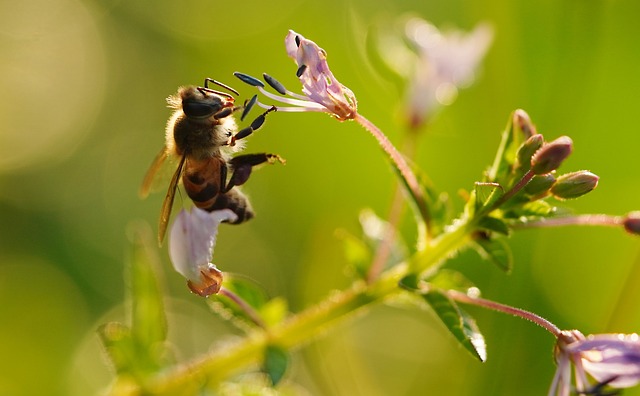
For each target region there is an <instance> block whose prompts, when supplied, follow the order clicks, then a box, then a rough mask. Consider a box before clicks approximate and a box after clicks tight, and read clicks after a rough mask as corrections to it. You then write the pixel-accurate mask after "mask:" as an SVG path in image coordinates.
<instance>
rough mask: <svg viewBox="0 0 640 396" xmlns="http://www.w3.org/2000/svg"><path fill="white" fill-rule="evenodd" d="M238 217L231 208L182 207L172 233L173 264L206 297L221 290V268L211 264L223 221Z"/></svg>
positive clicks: (170, 250)
mask: <svg viewBox="0 0 640 396" xmlns="http://www.w3.org/2000/svg"><path fill="white" fill-rule="evenodd" d="M237 218H238V216H237V215H236V214H235V213H234V212H232V211H231V210H229V209H223V210H216V211H213V212H207V211H205V210H202V209H198V208H193V209H192V210H191V211H186V210H184V209H183V210H182V211H180V213H179V214H178V215H177V216H176V219H175V221H174V222H173V225H172V227H171V232H170V234H169V257H171V263H172V264H173V268H175V270H176V271H178V272H179V273H180V274H182V276H184V277H185V278H187V285H188V286H189V288H190V289H191V291H193V292H194V293H196V294H198V295H200V296H203V297H206V296H209V295H211V294H215V293H217V292H218V291H220V287H221V285H222V272H220V271H219V270H218V269H217V268H216V266H215V265H213V264H211V256H212V255H213V248H214V247H215V244H216V237H217V235H218V226H219V225H220V223H222V222H223V221H235V220H237Z"/></svg>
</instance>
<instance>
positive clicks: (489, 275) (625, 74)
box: [0, 0, 640, 395]
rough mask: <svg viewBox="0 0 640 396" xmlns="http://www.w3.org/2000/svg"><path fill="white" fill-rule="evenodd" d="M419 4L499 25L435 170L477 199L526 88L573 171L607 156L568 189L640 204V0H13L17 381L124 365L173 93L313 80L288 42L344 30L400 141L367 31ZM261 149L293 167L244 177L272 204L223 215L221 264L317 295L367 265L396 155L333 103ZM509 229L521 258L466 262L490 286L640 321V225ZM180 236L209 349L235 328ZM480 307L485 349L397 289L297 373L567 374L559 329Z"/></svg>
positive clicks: (5, 297) (534, 382)
mask: <svg viewBox="0 0 640 396" xmlns="http://www.w3.org/2000/svg"><path fill="white" fill-rule="evenodd" d="M407 12H412V13H415V14H416V15H418V16H421V17H424V18H427V19H429V20H431V21H432V22H434V23H436V24H437V25H439V26H446V25H447V24H449V25H454V26H458V27H461V28H464V29H467V30H469V29H471V28H472V27H473V26H475V24H476V23H478V22H480V21H487V22H489V23H490V24H492V25H493V28H494V32H495V39H494V43H493V46H492V47H491V49H490V51H489V53H488V56H487V58H486V60H485V62H484V66H483V68H482V72H481V73H480V75H479V79H478V80H477V82H476V84H475V85H474V86H472V87H471V88H469V89H466V90H463V91H461V93H460V96H459V98H458V100H457V102H456V103H455V104H454V105H453V106H451V107H449V108H446V109H445V110H444V111H443V112H442V113H441V114H440V115H439V116H438V117H437V118H436V119H435V120H434V121H433V123H432V125H431V127H430V129H429V130H428V131H427V132H426V133H425V135H424V136H423V137H422V138H421V141H420V147H419V149H418V163H419V164H420V166H421V167H422V168H423V169H424V170H426V171H427V172H428V173H429V174H430V176H431V177H432V179H433V180H434V182H435V183H436V185H437V186H439V187H440V188H442V189H443V190H445V191H447V192H449V193H450V194H451V195H452V196H453V197H454V200H455V202H456V206H457V207H458V208H459V207H460V206H461V203H460V199H459V198H457V191H458V190H459V189H460V188H469V187H470V186H471V185H472V183H473V182H474V181H475V180H478V179H479V177H480V174H481V172H482V171H483V169H484V168H485V166H486V165H487V164H489V163H490V162H491V160H492V158H493V154H494V152H495V149H496V147H497V144H498V139H499V132H500V130H501V128H502V127H503V126H504V124H505V122H506V120H507V117H508V115H509V113H510V112H511V111H512V110H513V109H515V108H518V107H520V108H524V109H525V110H527V111H528V112H529V114H530V115H531V117H532V118H533V120H534V122H535V123H536V124H537V126H538V130H539V131H540V132H542V133H543V134H545V136H546V137H547V138H548V139H552V138H555V137H557V136H560V135H563V134H568V135H570V136H571V137H572V138H573V139H574V142H575V152H574V154H573V155H572V157H571V158H570V159H569V160H568V161H567V163H566V164H565V165H564V167H563V169H564V170H578V169H589V170H591V171H593V172H595V173H597V174H598V175H600V176H601V183H600V186H599V187H598V189H597V190H596V191H595V192H594V193H592V194H590V195H589V196H587V197H585V198H584V199H581V200H579V201H577V202H570V203H569V205H570V206H571V207H573V208H575V209H576V210H577V211H578V212H581V213H601V212H607V213H611V214H623V213H626V212H627V211H630V210H632V209H640V199H639V196H640V187H639V186H640V174H639V170H640V167H639V165H638V163H639V162H638V158H639V157H638V155H639V152H640V133H638V132H639V130H640V126H639V125H640V122H639V117H638V116H639V114H640V111H639V108H640V89H639V87H640V75H639V73H638V70H639V67H638V65H639V63H640V42H639V41H638V37H640V24H639V23H638V15H640V5H639V4H638V3H636V2H634V1H632V0H628V1H614V0H611V1H596V0H593V1H584V0H582V1H579V0H574V1H559V0H554V1H551V0H546V1H510V0H494V1H490V2H480V1H463V0H456V1H417V0H416V1H384V0H368V1H364V0H351V1H338V0H331V1H329V0H326V1H280V0H270V1H261V2H257V1H254V2H251V1H235V2H234V1H227V2H219V1H204V0H189V1H180V2H178V1H164V0H163V1H106V0H105V1H98V0H95V1H90V0H86V1H79V0H55V1H49V0H40V1H37V0H28V1H22V2H15V1H8V0H3V1H2V2H0V55H1V57H0V59H1V60H0V94H1V95H2V105H1V106H0V395H34V394H40V395H87V394H92V393H94V392H96V391H97V390H98V389H101V388H103V387H105V386H106V384H107V383H108V381H109V378H110V377H109V375H110V371H109V370H108V369H107V368H106V367H107V366H106V364H105V363H106V360H105V359H104V356H103V354H102V351H101V349H100V347H99V345H98V342H97V337H96V335H95V329H96V327H97V326H98V325H99V324H101V323H104V322H105V321H107V320H113V319H117V320H125V318H124V313H123V312H124V305H123V298H124V297H123V296H124V292H125V287H126V283H125V281H124V277H123V269H124V267H123V265H124V264H123V263H124V259H125V256H126V251H127V249H128V239H127V235H126V230H127V227H128V225H129V224H130V223H131V222H132V221H136V220H142V221H144V222H147V223H149V224H150V225H151V226H153V227H154V229H155V224H156V220H157V216H158V212H159V207H160V204H161V200H162V197H163V194H162V193H159V194H156V195H153V196H152V197H151V198H150V199H148V200H146V201H140V200H139V199H138V197H137V188H138V186H139V183H140V180H141V178H142V176H143V175H144V172H145V171H146V169H147V166H148V165H149V163H150V162H151V160H152V158H153V156H154V155H155V154H156V152H157V151H158V150H159V149H160V147H161V146H162V144H163V132H164V125H165V122H166V119H167V118H168V116H169V110H168V109H167V108H166V105H165V102H164V98H165V97H166V96H168V95H169V94H171V93H173V92H174V91H175V89H176V87H178V86H179V85H185V84H199V83H201V81H202V80H203V78H204V77H213V78H216V79H218V80H222V81H225V82H227V83H229V84H232V85H234V86H236V87H238V88H240V89H241V92H242V94H243V96H244V97H247V96H249V95H251V94H253V91H251V89H249V87H247V86H243V85H242V84H241V83H240V82H239V81H236V80H235V79H234V78H233V77H232V75H231V73H232V72H234V71H236V70H241V71H244V72H246V73H250V74H254V75H260V73H262V72H265V71H266V72H269V73H270V74H272V75H274V76H277V77H278V78H280V79H281V80H282V82H283V83H284V84H285V85H287V86H288V87H289V88H290V89H293V90H297V89H298V88H297V85H296V79H295V76H294V71H295V65H294V64H293V63H292V62H291V61H290V60H289V59H288V58H287V57H286V55H285V51H284V46H283V38H284V36H285V34H286V32H287V30H288V29H294V30H296V31H298V32H299V33H301V34H303V35H305V36H306V37H307V38H311V39H313V40H314V41H316V42H317V43H318V44H319V45H320V46H322V47H324V48H325V49H326V50H327V52H328V53H329V61H330V65H331V67H332V69H333V72H334V73H335V74H336V76H338V78H339V79H340V81H341V82H342V83H344V84H345V85H347V86H349V87H350V88H351V89H352V90H353V91H354V92H355V94H356V96H357V98H358V101H359V110H360V112H361V113H362V114H364V115H365V116H366V117H368V118H369V119H371V120H372V121H373V122H374V123H376V124H377V125H378V126H379V127H381V128H382V129H383V130H384V131H385V132H386V133H387V134H388V135H389V137H390V138H391V139H392V140H393V141H395V142H398V141H399V140H400V138H401V134H402V133H403V132H402V128H401V126H400V125H401V124H400V122H399V121H400V120H399V117H398V114H399V109H400V106H401V104H400V95H399V94H398V91H397V89H396V87H395V86H394V85H392V84H391V83H390V82H389V81H388V80H386V79H385V78H384V76H382V75H381V74H379V73H377V72H376V71H375V69H373V68H372V67H371V64H370V63H369V61H368V59H367V56H366V52H365V50H364V43H365V38H366V32H367V30H368V28H369V27H370V26H371V25H372V24H374V23H376V24H379V25H380V24H382V25H384V24H391V23H393V20H394V19H395V18H397V17H400V16H402V15H405V13H407ZM294 88H295V89H294ZM248 151H249V152H260V151H269V152H276V153H279V154H280V155H282V156H283V157H285V158H286V159H287V160H288V163H287V165H286V166H279V165H278V166H272V167H264V168H262V169H261V170H259V171H258V172H256V173H255V174H254V175H253V177H252V179H251V180H250V182H249V183H248V185H247V186H246V188H245V191H246V192H248V194H250V196H251V198H252V202H253V205H254V208H255V210H256V212H257V217H256V218H255V219H254V220H252V221H251V222H250V223H248V224H246V225H243V226H241V227H231V226H223V227H222V228H221V231H220V237H219V241H218V246H217V249H216V252H215V255H214V262H215V263H216V264H217V265H218V266H219V267H220V268H221V269H223V270H225V271H231V272H236V273H241V274H244V275H246V276H248V277H250V278H253V279H255V280H256V281H257V282H259V283H260V284H262V285H263V286H264V287H265V288H266V290H267V291H268V292H269V293H270V294H271V295H274V296H276V295H281V296H285V297H286V298H288V299H289V301H290V303H291V306H292V307H293V308H294V309H296V310H298V309H301V308H302V307H305V306H308V305H309V304H311V303H312V302H314V301H317V300H318V299H320V298H322V297H323V296H326V295H327V294H328V293H329V292H330V290H331V289H333V288H336V287H343V286H345V285H346V280H345V279H346V278H345V276H344V270H343V269H344V265H345V263H344V259H343V256H342V251H341V245H340V243H339V241H338V240H337V239H336V237H335V234H334V232H335V230H336V229H337V228H345V229H347V230H350V231H351V232H354V233H357V230H358V225H357V215H358V212H359V210H360V209H361V208H364V207H371V208H373V209H374V210H375V211H376V212H378V213H380V214H385V213H386V211H387V209H388V206H389V202H390V199H391V196H392V191H393V189H392V186H393V185H394V179H393V175H392V173H391V172H390V170H389V167H388V165H387V162H386V160H385V159H384V157H383V156H382V155H381V152H380V150H379V148H378V146H377V143H376V142H375V140H374V139H373V138H372V137H371V136H369V135H368V134H367V133H366V132H365V131H364V130H363V129H362V128H360V127H359V126H358V125H356V124H354V123H348V122H347V123H338V122H336V121H335V120H334V119H332V118H330V117H328V116H326V115H322V114H282V113H280V114H273V115H271V116H270V117H269V120H268V123H267V125H266V126H265V127H264V128H263V129H262V130H260V131H259V133H256V134H255V135H254V136H252V137H251V138H250V139H249V141H248ZM177 204H178V205H180V204H181V200H180V198H179V199H178V200H177ZM410 229H411V228H410V227H408V226H407V227H406V230H407V231H409V230H410ZM511 244H512V246H513V247H514V256H515V268H514V271H513V273H512V274H511V275H505V274H504V273H502V272H500V271H499V270H497V269H496V268H495V267H493V266H491V265H489V264H487V263H485V262H482V261H481V260H480V259H479V258H478V257H477V255H475V254H474V253H472V252H466V253H463V254H461V255H460V256H458V257H457V258H456V259H455V260H454V262H453V265H454V266H455V267H456V268H459V269H462V270H463V271H464V272H465V273H466V274H467V275H468V276H469V277H470V278H471V279H473V280H474V281H475V282H476V283H477V285H478V286H479V287H480V288H481V289H482V291H483V294H484V296H485V297H488V298H491V299H495V300H498V301H502V302H504V303H508V304H512V305H515V306H519V307H523V308H526V309H530V310H533V311H535V312H538V313H540V314H542V315H543V316H545V317H547V318H548V319H550V320H552V321H554V322H555V323H557V324H558V325H559V326H560V327H562V328H579V329H581V330H582V331H583V332H584V333H585V334H586V333H599V332H612V331H621V332H634V331H638V330H640V307H639V304H638V300H639V297H640V295H639V294H638V292H637V291H636V289H637V287H638V284H639V279H638V275H637V273H636V275H635V276H634V275H633V268H634V267H637V266H639V265H640V258H639V254H638V253H639V252H640V242H639V240H638V239H634V238H632V237H631V236H628V235H625V234H624V233H623V232H622V231H621V230H618V229H601V228H581V229H579V228H567V229H554V230H541V231H526V232H522V233H518V234H517V235H515V236H514V238H513V239H512V241H511ZM159 254H160V257H161V260H162V270H163V275H162V281H163V284H164V285H165V289H166V293H167V304H168V306H169V310H170V312H171V321H170V328H169V333H170V338H171V340H172V341H173V342H175V343H176V344H178V347H177V352H176V353H177V355H178V356H180V357H182V358H188V357H190V356H194V355H196V354H199V353H204V352H206V351H207V350H209V348H210V347H211V345H212V343H213V342H215V341H216V340H221V339H225V338H226V337H228V335H229V334H233V331H232V330H231V329H230V328H229V327H228V326H227V325H226V324H224V323H222V322H220V321H219V320H218V319H217V318H215V317H214V316H213V315H211V314H210V313H209V312H208V311H207V308H206V306H205V303H204V301H202V300H201V299H200V298H199V297H196V296H194V295H191V294H189V292H188V290H187V289H186V287H185V285H184V280H183V279H182V278H181V277H180V276H179V275H178V274H177V273H175V272H173V270H172V269H171V267H170V265H169V262H168V258H167V254H166V247H165V248H164V249H162V250H159ZM469 311H471V312H472V313H474V314H476V317H477V320H478V324H479V326H480V328H481V329H482V330H483V332H484V335H485V337H486V340H487V343H488V354H489V358H488V361H487V362H486V363H484V364H480V363H478V362H477V361H475V360H473V359H472V358H471V357H470V356H468V354H467V353H466V352H465V351H463V350H462V349H461V348H460V347H459V346H458V345H457V344H456V342H455V341H454V340H453V339H452V337H451V336H450V335H449V334H448V333H447V331H446V330H445V328H444V327H443V326H442V325H441V324H440V323H439V322H438V320H437V319H436V318H435V316H434V315H433V314H432V313H430V312H425V311H417V310H410V309H407V308H393V307H378V308H376V309H375V310H373V311H372V312H370V313H369V314H368V315H366V316H363V317H360V318H358V319H357V320H354V321H351V322H349V323H345V324H343V325H342V326H340V327H339V328H338V329H337V331H334V332H333V333H331V334H329V335H328V336H326V337H324V338H323V339H321V340H319V341H316V342H313V343H311V344H309V345H307V346H306V347H305V348H303V349H302V350H301V351H299V352H296V353H295V355H294V367H293V368H292V370H291V372H290V373H289V377H288V379H289V381H292V382H295V383H298V384H300V385H301V386H302V387H303V388H305V389H307V390H308V391H309V393H310V394H318V395H323V394H326V395H423V394H434V395H435V394H437V395H443V394H446V395H514V394H518V395H541V394H546V390H547V387H548V385H549V383H550V380H551V377H552V375H553V372H554V369H555V366H554V363H553V360H552V345H553V339H552V337H551V336H550V335H549V334H547V333H546V332H544V331H543V330H541V329H539V328H537V327H536V326H534V325H532V324H529V323H525V322H523V321H522V320H518V319H515V318H511V317H506V316H503V315H501V314H497V313H492V312H485V311H482V310H478V309H473V308H470V309H469ZM626 394H628V395H633V394H640V392H639V391H638V390H635V392H634V391H630V392H628V393H626Z"/></svg>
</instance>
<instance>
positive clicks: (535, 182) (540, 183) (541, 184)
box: [524, 173, 556, 195]
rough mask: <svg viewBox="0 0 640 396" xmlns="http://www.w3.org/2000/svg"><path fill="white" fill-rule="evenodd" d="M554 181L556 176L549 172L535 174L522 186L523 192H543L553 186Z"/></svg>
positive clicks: (533, 193) (532, 193)
mask: <svg viewBox="0 0 640 396" xmlns="http://www.w3.org/2000/svg"><path fill="white" fill-rule="evenodd" d="M555 182H556V178H555V177H554V176H553V175H552V174H551V173H547V174H546V175H535V176H534V177H533V179H531V181H530V182H529V183H528V184H527V185H526V186H525V187H524V192H525V193H527V194H529V195H539V194H543V193H545V192H547V191H549V189H550V188H551V186H553V183H555Z"/></svg>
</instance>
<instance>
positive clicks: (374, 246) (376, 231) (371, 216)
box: [360, 209, 407, 269]
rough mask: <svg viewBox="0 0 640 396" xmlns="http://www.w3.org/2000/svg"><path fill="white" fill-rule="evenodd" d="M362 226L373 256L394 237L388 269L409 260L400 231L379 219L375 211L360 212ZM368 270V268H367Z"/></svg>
mask: <svg viewBox="0 0 640 396" xmlns="http://www.w3.org/2000/svg"><path fill="white" fill-rule="evenodd" d="M360 225H361V227H362V233H363V239H364V242H365V243H366V244H367V245H368V246H369V248H370V250H369V251H370V252H371V256H370V257H373V255H374V254H375V253H376V252H377V251H378V249H379V248H380V245H381V244H382V243H383V242H384V241H385V240H387V239H388V238H389V235H391V236H392V239H391V240H390V241H388V243H390V244H391V245H390V248H391V249H390V254H389V258H388V260H387V262H386V263H385V264H386V267H389V266H391V265H393V264H397V263H399V262H401V261H403V260H405V259H406V258H407V247H406V245H405V244H404V241H403V240H402V238H401V237H400V235H399V233H398V230H396V229H394V228H393V226H392V225H391V224H389V222H388V221H386V220H383V219H381V218H380V217H378V216H377V215H376V214H375V213H374V212H373V210H371V209H363V210H362V211H361V212H360ZM367 269H368V268H367Z"/></svg>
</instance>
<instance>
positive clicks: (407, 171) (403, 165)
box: [354, 113, 429, 223]
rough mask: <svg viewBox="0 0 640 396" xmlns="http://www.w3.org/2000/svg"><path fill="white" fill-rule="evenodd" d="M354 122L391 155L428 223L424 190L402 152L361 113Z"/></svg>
mask: <svg viewBox="0 0 640 396" xmlns="http://www.w3.org/2000/svg"><path fill="white" fill-rule="evenodd" d="M354 120H356V122H358V123H359V124H360V125H362V126H363V127H364V128H365V129H366V130H368V131H369V132H370V133H371V134H372V135H373V137H375V138H376V140H378V143H380V146H381V147H382V149H383V150H384V152H385V153H387V154H388V155H389V158H390V159H391V161H393V163H394V164H395V166H396V167H397V168H398V171H399V172H400V175H402V178H403V179H404V182H405V183H406V185H407V188H408V189H409V190H410V191H411V195H413V196H414V197H415V199H416V201H417V202H416V203H417V204H418V206H419V210H420V212H421V215H422V218H423V219H424V220H425V222H427V223H428V219H429V215H428V213H427V208H426V204H425V196H424V192H423V191H422V188H420V184H419V183H418V179H417V178H416V175H415V174H414V173H413V171H412V170H411V168H410V167H409V164H407V161H406V160H405V159H404V157H403V156H402V154H400V152H399V151H398V150H397V149H396V148H395V146H394V145H393V144H392V143H391V141H390V140H389V138H387V136H386V135H385V134H384V133H383V132H382V131H381V130H380V129H379V128H378V127H377V126H375V125H374V124H373V123H372V122H371V121H369V120H367V119H366V118H364V117H363V116H362V115H361V114H359V113H357V114H356V116H355V118H354Z"/></svg>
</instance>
